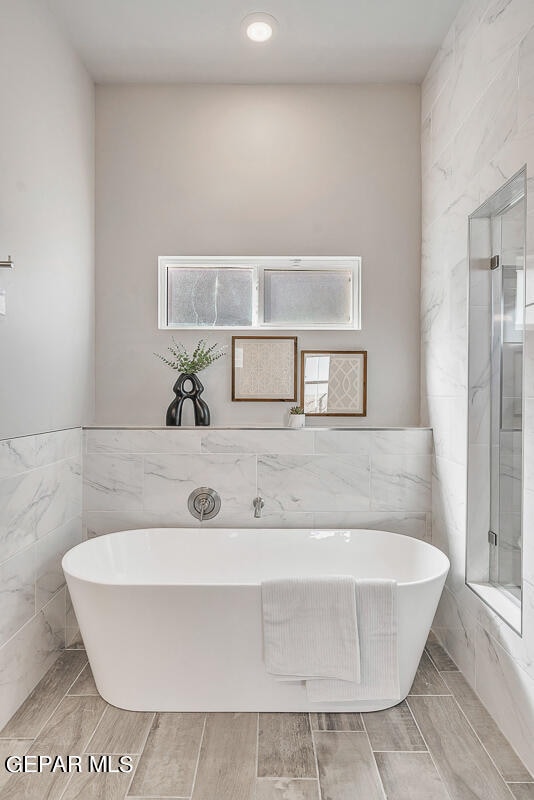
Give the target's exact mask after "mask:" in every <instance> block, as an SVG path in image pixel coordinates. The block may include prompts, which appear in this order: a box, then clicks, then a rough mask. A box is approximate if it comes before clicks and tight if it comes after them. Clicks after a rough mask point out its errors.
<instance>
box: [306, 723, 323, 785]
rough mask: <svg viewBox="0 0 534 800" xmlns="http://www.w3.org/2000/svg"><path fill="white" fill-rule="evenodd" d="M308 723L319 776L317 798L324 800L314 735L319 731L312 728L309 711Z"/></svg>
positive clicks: (317, 778)
mask: <svg viewBox="0 0 534 800" xmlns="http://www.w3.org/2000/svg"><path fill="white" fill-rule="evenodd" d="M308 721H309V724H310V733H311V740H312V750H313V760H314V762H315V774H316V775H317V777H316V779H315V780H316V784H317V797H318V798H319V800H323V790H322V788H321V779H320V777H319V761H318V759H317V747H316V745H315V735H314V734H315V733H318V731H314V730H313V728H312V723H311V713H310V712H309V711H308Z"/></svg>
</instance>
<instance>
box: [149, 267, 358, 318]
mask: <svg viewBox="0 0 534 800" xmlns="http://www.w3.org/2000/svg"><path fill="white" fill-rule="evenodd" d="M361 261H362V260H361V257H360V256H236V257H232V256H190V257H189V256H160V257H159V258H158V328H159V330H203V331H211V330H213V331H217V330H223V331H224V330H226V331H228V330H246V331H258V330H264V331H273V330H274V331H276V330H281V331H287V330H351V331H354V330H361ZM175 267H184V268H188V267H189V268H191V269H195V268H199V267H205V268H206V269H214V268H224V267H228V268H234V269H239V268H241V269H252V270H253V271H254V272H253V275H254V281H253V293H252V304H253V307H252V320H253V324H252V325H190V324H187V325H181V324H178V323H170V322H169V320H168V288H169V281H168V270H169V268H175ZM268 270H287V271H312V270H317V271H322V272H328V271H329V270H338V271H342V270H343V271H350V272H351V274H352V295H351V306H352V319H351V321H350V322H348V323H330V322H326V323H315V324H313V325H302V324H295V323H288V324H284V325H278V324H271V323H269V322H265V320H264V302H265V297H264V285H265V278H264V274H265V272H266V271H268Z"/></svg>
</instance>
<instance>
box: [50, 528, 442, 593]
mask: <svg viewBox="0 0 534 800" xmlns="http://www.w3.org/2000/svg"><path fill="white" fill-rule="evenodd" d="M169 531H172V532H173V533H182V534H185V533H187V535H195V534H201V535H202V534H206V533H211V534H212V535H213V534H227V533H234V534H235V533H243V534H248V535H254V534H257V535H263V534H264V533H287V534H289V535H290V534H291V533H292V532H296V533H306V532H311V531H320V532H322V531H325V532H331V533H334V532H335V533H367V534H373V535H374V534H386V535H387V536H393V537H395V538H397V539H402V540H405V539H410V540H411V541H413V542H416V543H417V547H421V549H423V550H425V549H428V548H430V550H431V551H432V553H433V554H437V558H440V559H441V561H442V562H443V565H442V568H441V569H440V570H439V571H436V570H433V571H432V573H431V574H430V575H428V576H425V577H424V578H420V579H418V580H413V581H398V582H397V587H398V588H403V587H406V588H407V587H415V586H422V585H423V584H426V583H431V582H432V581H436V580H441V579H442V578H443V577H444V576H445V578H446V577H447V575H448V573H449V570H450V560H449V558H448V556H447V555H446V554H445V553H444V552H443V551H442V550H440V549H439V547H436V545H434V544H431V543H430V542H425V541H423V540H422V539H416V538H415V537H414V536H409V535H406V534H403V533H394V532H393V531H387V530H375V529H373V528H178V527H166V528H161V527H159V528H133V529H128V530H121V531H113V532H111V533H105V534H102V535H101V536H94V537H92V538H90V539H86V540H84V541H83V542H79V543H78V544H77V545H75V546H74V547H71V548H70V550H68V551H67V552H66V553H65V555H64V556H63V557H62V559H61V568H62V570H63V572H64V573H65V576H68V577H70V578H73V579H74V580H79V581H82V582H85V583H90V584H92V585H95V586H106V587H121V588H122V587H124V588H127V587H136V588H145V587H146V588H156V587H157V588H172V587H176V586H184V587H185V586H187V587H193V586H198V587H215V586H216V587H222V586H232V587H238V586H243V587H245V586H249V587H250V586H257V587H260V586H261V584H262V581H253V582H250V583H249V582H244V581H239V582H235V583H233V582H227V583H213V582H209V581H195V582H194V583H183V582H178V581H174V582H170V583H169V582H155V581H153V580H145V581H142V582H140V581H135V582H133V581H124V582H117V581H110V580H105V581H103V580H97V579H95V578H93V577H88V576H87V574H82V571H81V570H80V569H71V568H70V567H69V561H71V560H73V558H75V556H73V555H72V554H73V553H74V552H75V551H79V550H80V549H81V548H84V547H87V546H92V543H93V542H97V541H101V540H103V539H106V540H109V539H110V538H116V537H123V536H126V535H131V534H144V533H147V532H149V533H150V532H151V533H157V532H169ZM82 569H83V567H82ZM331 574H332V575H333V574H334V573H331ZM335 574H337V575H345V574H350V573H344V572H342V571H340V572H339V573H335Z"/></svg>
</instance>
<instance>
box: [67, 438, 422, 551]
mask: <svg viewBox="0 0 534 800" xmlns="http://www.w3.org/2000/svg"><path fill="white" fill-rule="evenodd" d="M84 437H85V446H84V470H83V471H84V521H85V525H86V528H87V535H88V536H95V535H99V534H103V533H109V532H111V531H115V530H124V529H128V528H140V527H146V526H154V525H162V526H187V527H200V523H199V522H198V521H197V520H196V519H194V518H193V517H192V516H191V515H190V514H189V511H188V509H187V498H188V496H189V494H190V492H191V491H192V490H193V489H195V488H196V487H198V486H211V487H212V488H213V489H215V490H216V491H218V492H219V494H220V496H221V500H222V506H221V511H220V513H219V515H218V516H217V517H216V518H214V519H213V520H209V521H207V522H204V523H203V525H204V526H206V527H209V526H211V527H225V526H238V527H256V528H269V527H270V528H273V527H295V528H300V527H311V526H317V527H319V526H321V527H340V526H342V527H365V528H373V529H380V528H382V529H383V528H386V529H388V530H392V531H398V532H400V533H403V534H407V535H410V536H415V537H417V538H421V539H428V538H429V537H430V527H429V520H430V510H431V481H432V476H431V452H432V432H431V431H430V430H428V429H419V428H413V429H403V430H395V429H391V430H382V429H381V430H370V429H358V428H355V429H353V430H344V431H336V430H269V429H263V430H262V429H250V430H243V429H241V430H228V429H225V430H222V429H221V430H218V429H215V428H212V429H209V430H204V431H194V430H193V431H191V430H179V429H178V430H147V429H138V430H131V429H128V430H125V429H88V430H86V431H85V432H84ZM258 494H260V495H261V496H262V497H263V499H264V501H265V507H264V509H263V515H262V518H261V519H255V518H254V515H253V507H252V500H253V498H254V497H256V495H258Z"/></svg>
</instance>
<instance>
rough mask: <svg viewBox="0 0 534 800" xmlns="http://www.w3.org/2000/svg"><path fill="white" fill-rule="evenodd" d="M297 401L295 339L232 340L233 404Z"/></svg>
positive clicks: (238, 338)
mask: <svg viewBox="0 0 534 800" xmlns="http://www.w3.org/2000/svg"><path fill="white" fill-rule="evenodd" d="M296 399H297V337H296V336H232V400H247V401H257V402H260V401H262V402H264V401H266V400H267V401H268V400H273V401H281V402H284V403H287V402H291V401H293V402H294V401H295V400H296Z"/></svg>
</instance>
